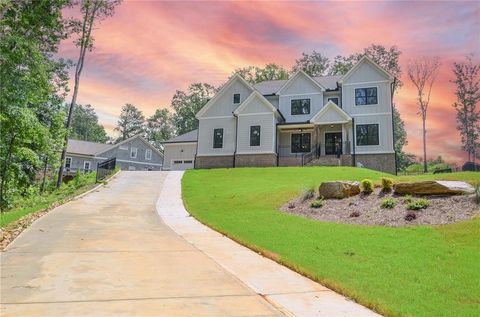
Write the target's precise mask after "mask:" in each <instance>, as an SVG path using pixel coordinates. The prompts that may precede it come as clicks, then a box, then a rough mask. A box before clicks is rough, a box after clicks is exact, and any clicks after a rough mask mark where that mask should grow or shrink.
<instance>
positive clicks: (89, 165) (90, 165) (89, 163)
mask: <svg viewBox="0 0 480 317" xmlns="http://www.w3.org/2000/svg"><path fill="white" fill-rule="evenodd" d="M87 163H88V169H87V168H86V166H85V165H87ZM91 167H92V162H91V161H83V170H84V171H91Z"/></svg>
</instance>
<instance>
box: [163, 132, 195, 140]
mask: <svg viewBox="0 0 480 317" xmlns="http://www.w3.org/2000/svg"><path fill="white" fill-rule="evenodd" d="M197 140H198V129H195V130H192V131H190V132H187V133H184V134H181V135H179V136H176V137H174V138H171V139H170V140H167V141H165V142H162V143H188V142H197Z"/></svg>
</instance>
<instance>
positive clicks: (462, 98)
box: [453, 55, 480, 162]
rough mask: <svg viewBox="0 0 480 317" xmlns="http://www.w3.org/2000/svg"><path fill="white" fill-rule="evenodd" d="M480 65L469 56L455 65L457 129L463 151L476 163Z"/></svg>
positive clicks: (479, 127) (479, 113)
mask: <svg viewBox="0 0 480 317" xmlns="http://www.w3.org/2000/svg"><path fill="white" fill-rule="evenodd" d="M479 72H480V64H478V63H477V64H476V63H474V61H473V56H471V55H470V56H467V57H466V61H465V62H460V63H454V64H453V73H454V74H455V80H454V81H453V83H455V86H456V87H455V88H456V89H455V95H456V96H457V101H455V103H454V104H453V108H455V110H456V112H457V129H458V131H460V136H461V140H462V149H463V150H464V151H465V152H467V153H468V161H469V162H471V161H473V162H475V159H476V157H477V155H478V154H477V149H479V148H480V142H479V141H480V109H479V108H478V107H477V106H478V103H479V102H480V77H479Z"/></svg>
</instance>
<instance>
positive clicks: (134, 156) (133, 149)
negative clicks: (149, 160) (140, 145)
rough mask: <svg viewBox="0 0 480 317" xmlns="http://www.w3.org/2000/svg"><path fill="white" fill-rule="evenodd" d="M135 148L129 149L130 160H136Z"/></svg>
mask: <svg viewBox="0 0 480 317" xmlns="http://www.w3.org/2000/svg"><path fill="white" fill-rule="evenodd" d="M137 152H138V150H137V148H136V147H131V148H130V158H133V159H136V158H137ZM133 153H135V155H133V156H132V154H133Z"/></svg>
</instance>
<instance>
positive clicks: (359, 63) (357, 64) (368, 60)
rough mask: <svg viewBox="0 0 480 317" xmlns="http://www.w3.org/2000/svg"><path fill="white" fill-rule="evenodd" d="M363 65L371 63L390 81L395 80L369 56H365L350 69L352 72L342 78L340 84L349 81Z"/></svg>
mask: <svg viewBox="0 0 480 317" xmlns="http://www.w3.org/2000/svg"><path fill="white" fill-rule="evenodd" d="M363 63H369V64H370V65H372V66H373V67H374V68H376V69H377V70H378V71H379V72H381V73H382V74H384V75H385V76H386V77H387V78H388V79H389V80H393V76H392V75H390V73H388V72H387V71H386V70H385V69H383V68H382V67H380V66H378V64H377V63H375V62H374V61H373V60H372V59H371V58H370V57H368V56H367V55H363V57H362V58H361V59H360V60H359V61H358V62H357V63H356V64H355V65H354V66H353V67H352V68H350V70H349V71H348V72H347V73H346V74H345V75H344V76H343V77H342V78H340V80H339V81H338V82H339V83H343V82H344V81H345V80H347V79H348V78H349V77H350V76H351V75H352V74H353V73H354V72H355V71H356V70H357V69H358V68H359V67H360V65H362V64H363Z"/></svg>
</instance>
